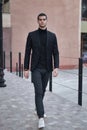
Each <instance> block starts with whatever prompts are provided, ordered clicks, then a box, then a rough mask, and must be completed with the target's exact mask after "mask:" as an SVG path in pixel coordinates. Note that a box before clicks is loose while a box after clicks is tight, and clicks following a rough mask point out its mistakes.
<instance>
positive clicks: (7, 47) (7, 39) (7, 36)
mask: <svg viewBox="0 0 87 130" xmlns="http://www.w3.org/2000/svg"><path fill="white" fill-rule="evenodd" d="M3 51H5V55H6V60H5V62H6V64H5V65H6V68H8V67H9V65H10V51H11V28H10V27H7V28H6V27H5V28H3Z"/></svg>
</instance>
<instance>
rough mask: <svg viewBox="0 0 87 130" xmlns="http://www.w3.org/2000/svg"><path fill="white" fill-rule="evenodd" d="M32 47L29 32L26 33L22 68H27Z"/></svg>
mask: <svg viewBox="0 0 87 130" xmlns="http://www.w3.org/2000/svg"><path fill="white" fill-rule="evenodd" d="M31 48H32V39H31V35H30V33H29V34H28V37H27V41H26V47H25V56H24V70H28V69H29V62H30V54H31Z"/></svg>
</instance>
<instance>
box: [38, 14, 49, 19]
mask: <svg viewBox="0 0 87 130" xmlns="http://www.w3.org/2000/svg"><path fill="white" fill-rule="evenodd" d="M40 16H45V17H46V19H47V15H46V14H45V13H40V14H38V16H37V19H38V20H39V17H40Z"/></svg>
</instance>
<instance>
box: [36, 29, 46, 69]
mask: <svg viewBox="0 0 87 130" xmlns="http://www.w3.org/2000/svg"><path fill="white" fill-rule="evenodd" d="M39 37H40V57H39V62H38V68H40V69H46V68H47V65H46V45H47V29H45V30H42V29H40V28H39Z"/></svg>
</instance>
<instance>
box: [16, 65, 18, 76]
mask: <svg viewBox="0 0 87 130" xmlns="http://www.w3.org/2000/svg"><path fill="white" fill-rule="evenodd" d="M16 75H18V63H16Z"/></svg>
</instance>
